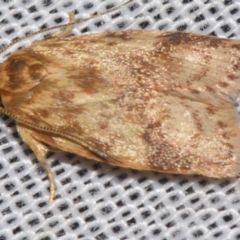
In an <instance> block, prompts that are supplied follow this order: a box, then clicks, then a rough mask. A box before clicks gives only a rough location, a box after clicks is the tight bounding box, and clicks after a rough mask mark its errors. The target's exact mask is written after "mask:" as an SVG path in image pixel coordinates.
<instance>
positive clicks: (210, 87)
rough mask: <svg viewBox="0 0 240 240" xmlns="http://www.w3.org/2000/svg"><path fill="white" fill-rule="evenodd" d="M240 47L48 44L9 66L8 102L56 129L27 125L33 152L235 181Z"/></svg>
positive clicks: (105, 37) (96, 37)
mask: <svg viewBox="0 0 240 240" xmlns="http://www.w3.org/2000/svg"><path fill="white" fill-rule="evenodd" d="M239 48H240V44H239V42H238V41H235V40H224V39H218V38H214V37H209V36H200V35H194V34H187V33H160V32H147V31H125V32H114V33H103V34H92V35H84V36H81V37H69V38H64V39H54V40H51V39H48V40H45V41H42V42H39V43H35V44H33V45H32V46H30V47H29V48H27V49H25V50H20V51H18V52H16V53H14V54H13V55H12V56H11V57H10V58H9V59H8V60H7V61H6V62H5V63H3V64H2V66H1V67H2V69H1V72H2V82H1V84H0V86H1V96H2V102H3V104H4V106H5V108H7V109H8V110H9V111H10V112H11V113H13V114H15V115H18V116H21V118H22V119H28V121H32V122H34V123H36V125H38V126H44V127H47V128H49V129H53V132H52V133H49V132H48V133H46V132H42V131H39V130H37V129H34V128H33V129H32V128H28V126H21V127H23V129H24V128H26V131H25V130H23V134H24V132H25V133H26V134H27V136H28V139H30V143H29V140H28V143H29V145H30V146H31V145H32V146H31V147H32V148H33V149H34V148H35V147H34V145H36V143H35V142H34V143H33V142H31V138H32V139H34V140H35V141H37V142H39V143H43V144H47V145H49V146H52V147H54V148H58V149H61V150H63V151H69V152H73V153H76V154H78V155H82V156H86V157H89V158H92V159H95V160H99V161H106V162H109V163H110V164H114V165H118V166H122V167H129V168H134V169H146V170H155V171H160V172H171V173H185V174H202V175H206V176H210V177H226V176H235V175H236V174H237V173H238V172H239V167H238V163H239V157H240V155H239V150H238V146H239V139H240V132H239V126H238V123H237V113H236V110H235V108H234V100H235V98H236V96H237V94H238V91H239V89H240V86H239V81H238V79H239V75H240V72H239V59H240V54H239ZM20 133H21V132H20ZM26 138H27V137H25V139H26ZM206 166H207V167H206Z"/></svg>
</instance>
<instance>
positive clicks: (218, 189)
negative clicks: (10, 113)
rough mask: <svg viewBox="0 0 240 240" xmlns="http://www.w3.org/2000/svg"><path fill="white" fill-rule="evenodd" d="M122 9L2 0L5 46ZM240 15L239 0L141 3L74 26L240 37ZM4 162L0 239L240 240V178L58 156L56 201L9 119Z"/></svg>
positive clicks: (93, 1)
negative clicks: (173, 172) (43, 30)
mask: <svg viewBox="0 0 240 240" xmlns="http://www.w3.org/2000/svg"><path fill="white" fill-rule="evenodd" d="M121 3H123V0H122V1H120V0H118V1H116V0H105V1H102V0H82V1H77V0H71V1H69V0H61V1H58V0H0V22H1V28H0V37H1V39H0V44H2V45H4V44H8V43H10V42H11V41H12V40H13V39H14V38H16V37H21V36H24V35H25V34H26V33H28V32H33V31H37V30H38V29H40V28H41V27H44V26H45V27H46V26H48V27H50V26H54V25H56V24H59V23H60V22H61V23H66V22H68V14H67V13H68V12H70V11H75V14H76V18H77V19H79V18H86V17H89V16H90V15H92V14H94V13H96V12H103V11H105V10H106V9H107V8H109V7H112V6H117V5H120V4H121ZM239 9H240V1H237V0H235V1H234V0H222V1H214V0H213V1H211V0H208V1H202V0H181V1H179V0H134V2H133V3H130V4H129V5H128V6H126V7H124V8H122V9H121V10H120V11H117V12H116V13H114V14H108V15H105V16H103V17H100V18H97V19H93V20H90V21H88V22H86V23H83V24H79V25H76V26H74V29H73V33H74V34H82V33H83V32H102V31H113V30H126V29H140V28H142V29H156V30H157V29H159V30H163V31H167V30H184V31H188V32H195V33H204V34H215V35H217V36H219V37H234V38H240V31H239V27H238V26H239V22H240V11H239ZM33 39H41V35H40V36H36V37H34V38H33ZM33 39H27V40H24V41H22V42H21V43H20V44H17V45H15V46H13V47H11V48H10V49H9V50H8V51H7V53H10V52H13V51H15V50H16V49H17V48H18V47H19V46H27V45H29V44H30V43H31V42H32V41H33ZM1 57H2V60H3V59H6V54H2V56H1ZM226 64H227V63H226ZM0 159H1V160H0V240H12V239H17V240H32V239H37V240H53V239H59V240H67V239H68V240H74V239H97V240H106V239H111V240H114V239H121V240H123V239H139V240H150V239H162V240H164V239H171V240H172V239H178V240H180V239H181V240H185V239H198V240H200V239H201V240H202V239H208V240H209V239H224V240H225V239H230V240H232V239H233V240H234V239H240V217H239V211H240V188H239V186H240V184H239V180H237V179H230V180H226V179H225V180H214V179H208V178H204V177H199V176H198V177H196V176H176V175H170V174H160V173H154V172H144V171H143V172H140V171H133V170H127V169H121V168H116V167H112V166H109V165H107V164H100V163H96V162H94V161H89V160H86V159H82V158H80V157H78V156H75V155H71V154H65V153H56V154H52V155H51V156H50V157H49V159H48V162H49V164H50V166H51V168H52V170H53V172H54V174H55V181H56V184H57V199H56V200H55V201H54V202H53V203H51V204H50V203H49V202H48V197H49V192H48V186H49V182H48V179H47V177H46V173H45V171H44V170H43V168H42V167H41V165H40V164H39V163H38V162H37V160H36V158H35V156H34V154H33V153H32V151H31V150H30V149H29V147H28V146H27V145H25V144H24V143H23V141H22V140H21V139H20V138H19V136H18V134H17V131H16V128H15V124H14V122H13V121H12V120H11V119H9V118H8V117H6V116H4V115H1V121H0Z"/></svg>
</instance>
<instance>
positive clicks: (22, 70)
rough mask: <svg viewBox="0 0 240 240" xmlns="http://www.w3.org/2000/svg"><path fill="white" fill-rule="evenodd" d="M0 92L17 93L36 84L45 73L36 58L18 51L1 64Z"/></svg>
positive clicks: (44, 69)
mask: <svg viewBox="0 0 240 240" xmlns="http://www.w3.org/2000/svg"><path fill="white" fill-rule="evenodd" d="M0 70H1V79H0V92H2V93H3V92H8V93H19V92H25V91H26V90H30V89H32V88H34V87H35V86H37V85H38V84H39V83H40V82H41V81H42V80H43V79H44V77H45V76H46V75H47V70H46V68H45V67H44V65H43V64H42V63H41V62H40V61H38V60H36V58H34V57H31V56H28V55H26V53H25V54H24V53H23V52H22V51H18V52H17V53H16V54H13V55H12V56H10V57H9V59H7V60H6V61H5V62H4V63H3V64H2V65H1V69H0Z"/></svg>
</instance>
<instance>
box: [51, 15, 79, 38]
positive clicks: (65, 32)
mask: <svg viewBox="0 0 240 240" xmlns="http://www.w3.org/2000/svg"><path fill="white" fill-rule="evenodd" d="M68 16H69V22H68V23H71V22H75V15H74V13H73V12H69V13H68ZM72 29H73V24H71V25H68V26H66V27H65V28H64V29H63V30H62V32H60V33H53V34H51V35H50V37H51V38H60V37H64V36H66V35H68V34H69V33H70V32H71V31H72Z"/></svg>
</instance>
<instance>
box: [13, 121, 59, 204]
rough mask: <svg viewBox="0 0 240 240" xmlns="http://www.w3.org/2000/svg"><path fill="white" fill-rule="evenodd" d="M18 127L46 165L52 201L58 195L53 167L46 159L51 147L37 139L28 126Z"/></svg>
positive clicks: (40, 160) (21, 134)
mask: <svg viewBox="0 0 240 240" xmlns="http://www.w3.org/2000/svg"><path fill="white" fill-rule="evenodd" d="M17 129H18V132H19V134H20V136H21V138H22V139H23V141H24V142H25V143H26V144H28V146H29V147H30V148H31V149H32V150H33V152H34V154H35V155H36V157H37V159H38V161H39V162H40V163H41V164H42V166H43V167H44V169H45V171H46V173H47V176H48V179H49V182H50V186H49V187H50V197H49V202H52V201H53V199H54V198H55V195H56V184H55V181H54V175H53V172H52V170H51V168H50V167H49V165H48V164H47V161H46V154H47V152H48V151H49V148H48V147H47V146H46V145H44V144H42V143H41V142H39V141H37V140H36V139H35V138H34V137H33V134H34V132H32V131H31V130H29V129H27V128H26V127H24V126H22V125H20V124H17Z"/></svg>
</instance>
